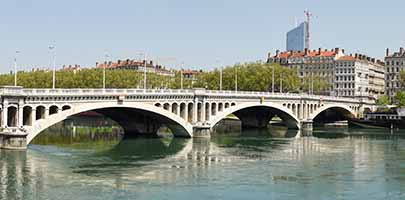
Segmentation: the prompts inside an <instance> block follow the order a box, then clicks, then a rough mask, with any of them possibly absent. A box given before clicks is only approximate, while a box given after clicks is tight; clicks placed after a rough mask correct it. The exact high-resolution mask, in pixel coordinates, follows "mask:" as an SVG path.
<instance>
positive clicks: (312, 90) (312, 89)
mask: <svg viewBox="0 0 405 200" xmlns="http://www.w3.org/2000/svg"><path fill="white" fill-rule="evenodd" d="M311 94H312V95H313V94H314V72H311Z"/></svg>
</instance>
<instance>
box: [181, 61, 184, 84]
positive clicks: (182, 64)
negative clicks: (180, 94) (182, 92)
mask: <svg viewBox="0 0 405 200" xmlns="http://www.w3.org/2000/svg"><path fill="white" fill-rule="evenodd" d="M183 66H184V62H182V63H181V70H180V89H183Z"/></svg>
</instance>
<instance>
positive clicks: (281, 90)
mask: <svg viewBox="0 0 405 200" xmlns="http://www.w3.org/2000/svg"><path fill="white" fill-rule="evenodd" d="M280 93H283V74H282V73H281V72H280Z"/></svg>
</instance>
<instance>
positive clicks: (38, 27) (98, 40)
mask: <svg viewBox="0 0 405 200" xmlns="http://www.w3.org/2000/svg"><path fill="white" fill-rule="evenodd" d="M403 8H405V1H403V0H384V1H370V0H356V1H353V0H339V1H326V0H283V1H280V0H250V1H246V0H200V1H196V0H144V1H140V0H63V1H62V0H1V1H0V46H1V48H0V73H9V72H10V70H13V67H12V66H13V60H14V57H16V58H17V63H18V67H19V69H21V70H30V69H31V68H33V67H41V68H50V67H49V66H50V60H51V54H50V52H49V49H48V47H49V46H50V45H54V46H55V47H56V48H55V50H56V64H57V66H58V68H60V67H61V66H62V65H69V64H80V65H81V66H94V65H95V63H96V62H102V61H104V60H105V54H106V52H107V54H108V55H109V57H110V58H109V60H117V59H127V58H130V59H135V58H139V57H140V56H139V54H140V53H141V52H146V55H147V58H148V59H153V60H155V61H158V62H159V63H161V64H164V65H166V66H168V67H170V68H177V69H179V68H180V65H181V63H184V68H191V69H200V68H201V69H212V68H214V67H215V66H218V65H232V64H235V63H242V62H251V61H260V60H262V61H264V60H265V59H266V57H267V53H268V52H272V53H273V54H274V53H275V51H276V50H277V49H280V50H285V40H286V38H285V37H286V36H285V35H286V32H287V31H289V30H290V29H292V28H293V27H294V24H295V19H298V20H299V21H303V20H304V10H306V9H309V10H311V12H312V13H313V15H314V17H313V19H312V23H311V48H312V49H318V48H319V47H321V48H327V49H332V48H335V47H341V48H344V49H345V51H346V52H348V53H362V54H366V55H369V56H372V57H376V58H380V59H383V57H384V54H385V49H386V48H390V49H392V51H393V50H397V49H399V47H400V46H405V26H404V20H403V19H405V12H404V9H403ZM16 51H20V53H18V54H16V53H15V52H16Z"/></svg>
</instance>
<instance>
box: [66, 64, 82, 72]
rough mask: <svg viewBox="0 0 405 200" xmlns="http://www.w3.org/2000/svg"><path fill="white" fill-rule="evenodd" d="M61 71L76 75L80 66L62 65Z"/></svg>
mask: <svg viewBox="0 0 405 200" xmlns="http://www.w3.org/2000/svg"><path fill="white" fill-rule="evenodd" d="M62 70H63V71H69V72H73V73H76V72H78V71H80V70H81V66H80V65H63V66H62Z"/></svg>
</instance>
